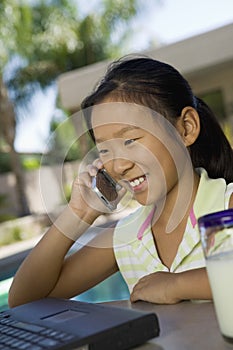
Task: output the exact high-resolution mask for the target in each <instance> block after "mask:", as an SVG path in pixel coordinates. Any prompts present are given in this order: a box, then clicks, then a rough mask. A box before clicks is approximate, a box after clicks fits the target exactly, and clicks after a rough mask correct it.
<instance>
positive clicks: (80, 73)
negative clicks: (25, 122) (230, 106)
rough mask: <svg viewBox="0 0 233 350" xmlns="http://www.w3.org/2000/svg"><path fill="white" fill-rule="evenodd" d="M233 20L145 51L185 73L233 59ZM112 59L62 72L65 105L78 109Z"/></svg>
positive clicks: (68, 107) (61, 92)
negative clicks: (208, 30)
mask: <svg viewBox="0 0 233 350" xmlns="http://www.w3.org/2000/svg"><path fill="white" fill-rule="evenodd" d="M232 40H233V23H231V24H228V25H226V26H224V27H220V28H218V29H215V30H212V31H210V32H206V33H204V34H200V35H197V36H194V37H191V38H188V39H185V40H182V41H179V42H176V43H174V44H170V45H167V46H162V47H160V48H157V49H153V50H149V51H145V52H144V53H143V54H145V55H148V56H150V57H152V58H155V59H157V60H161V61H164V62H167V63H169V64H171V65H173V66H174V67H176V68H177V69H178V70H179V71H180V72H182V73H183V74H184V75H186V76H189V75H193V74H195V73H200V72H201V71H204V70H207V69H211V67H213V68H214V67H217V66H218V65H221V66H222V65H224V64H226V65H227V64H229V63H232V62H233V48H232ZM108 64H109V61H102V62H99V63H96V64H92V65H89V66H86V67H83V68H80V69H77V70H73V71H70V72H67V73H64V74H62V75H60V77H59V78H58V89H59V96H60V99H61V104H62V106H63V107H64V108H66V109H68V110H70V111H75V110H77V108H78V107H79V106H80V104H81V101H82V100H83V99H84V98H85V96H87V95H88V94H89V93H90V92H91V91H92V89H93V87H94V86H95V85H96V83H97V82H98V81H99V80H100V79H101V77H102V76H103V75H104V74H105V71H106V69H107V66H108Z"/></svg>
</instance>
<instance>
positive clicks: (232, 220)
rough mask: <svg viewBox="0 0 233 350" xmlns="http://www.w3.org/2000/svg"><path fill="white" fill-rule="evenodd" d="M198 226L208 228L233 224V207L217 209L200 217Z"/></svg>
mask: <svg viewBox="0 0 233 350" xmlns="http://www.w3.org/2000/svg"><path fill="white" fill-rule="evenodd" d="M198 226H199V227H206V228H207V227H213V226H218V227H219V226H222V227H229V226H233V209H227V210H222V211H217V212H215V213H211V214H207V215H204V216H201V217H200V218H199V219H198Z"/></svg>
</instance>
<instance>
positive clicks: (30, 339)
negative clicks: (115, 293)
mask: <svg viewBox="0 0 233 350" xmlns="http://www.w3.org/2000/svg"><path fill="white" fill-rule="evenodd" d="M158 335H159V322H158V318H157V315H156V314H155V313H152V312H144V311H139V310H136V309H129V308H122V307H118V306H112V305H101V304H93V303H87V302H81V301H76V300H70V299H55V298H44V299H40V300H37V301H33V302H30V303H27V304H24V305H21V306H17V307H14V308H12V309H8V310H5V311H2V312H0V349H4V350H9V349H21V350H25V349H28V350H44V349H51V350H52V349H59V350H63V349H67V350H71V349H73V350H125V349H130V348H132V347H135V346H138V345H140V344H143V343H145V342H146V341H148V340H149V339H151V338H154V337H157V336H158Z"/></svg>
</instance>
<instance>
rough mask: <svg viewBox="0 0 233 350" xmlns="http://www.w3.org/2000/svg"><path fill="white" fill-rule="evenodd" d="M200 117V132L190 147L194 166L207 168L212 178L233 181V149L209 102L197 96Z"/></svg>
mask: <svg viewBox="0 0 233 350" xmlns="http://www.w3.org/2000/svg"><path fill="white" fill-rule="evenodd" d="M196 109H197V112H198V114H199V117H200V123H201V127H200V134H199V136H198V138H197V140H196V141H195V143H194V144H193V145H192V146H191V147H190V155H191V159H192V163H193V166H194V167H195V168H197V167H203V168H205V169H206V171H207V173H208V175H209V177H210V178H214V179H215V178H224V179H225V180H226V182H227V183H230V182H233V151H232V148H231V146H230V143H229V142H228V140H227V138H226V136H225V134H224V132H223V130H222V129H221V126H220V125H219V123H218V121H217V119H216V118H215V115H214V114H213V112H212V111H211V109H210V108H209V107H208V106H207V104H206V103H205V102H204V101H202V100H201V99H200V98H197V97H196Z"/></svg>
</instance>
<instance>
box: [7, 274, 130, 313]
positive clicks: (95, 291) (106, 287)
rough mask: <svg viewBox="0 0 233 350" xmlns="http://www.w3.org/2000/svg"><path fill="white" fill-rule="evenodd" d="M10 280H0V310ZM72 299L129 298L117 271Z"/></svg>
mask: <svg viewBox="0 0 233 350" xmlns="http://www.w3.org/2000/svg"><path fill="white" fill-rule="evenodd" d="M11 282H12V278H9V279H7V280H5V281H1V282H0V311H2V310H5V309H6V308H7V307H8V304H7V296H8V291H9V288H10V285H11ZM73 299H75V300H80V301H85V302H93V303H99V302H105V301H112V300H124V299H129V291H128V288H127V285H126V283H125V281H124V279H123V278H122V276H121V274H120V272H117V273H115V274H114V275H113V276H111V277H109V278H107V279H106V280H105V281H103V282H101V283H99V284H98V285H97V286H95V287H93V288H91V289H89V290H88V291H86V292H84V293H82V294H80V295H79V296H77V297H75V298H73Z"/></svg>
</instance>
